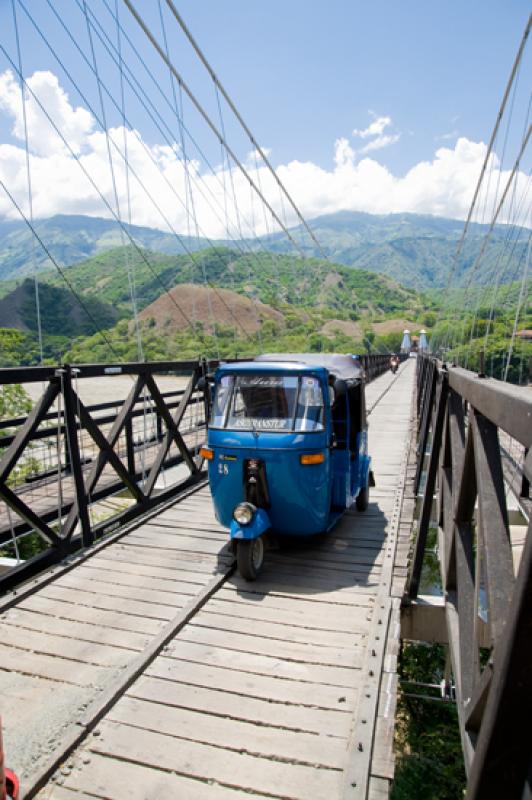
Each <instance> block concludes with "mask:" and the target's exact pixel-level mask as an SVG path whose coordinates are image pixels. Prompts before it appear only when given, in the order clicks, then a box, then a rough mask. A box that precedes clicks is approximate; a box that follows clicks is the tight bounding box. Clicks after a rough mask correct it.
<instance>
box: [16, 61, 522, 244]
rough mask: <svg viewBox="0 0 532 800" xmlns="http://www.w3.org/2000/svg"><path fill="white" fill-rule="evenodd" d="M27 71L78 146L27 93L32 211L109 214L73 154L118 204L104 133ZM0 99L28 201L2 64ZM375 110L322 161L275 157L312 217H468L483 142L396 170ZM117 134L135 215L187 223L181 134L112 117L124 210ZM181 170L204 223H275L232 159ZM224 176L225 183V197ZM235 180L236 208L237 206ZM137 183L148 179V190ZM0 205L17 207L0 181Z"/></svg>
mask: <svg viewBox="0 0 532 800" xmlns="http://www.w3.org/2000/svg"><path fill="white" fill-rule="evenodd" d="M28 83H29V85H30V86H31V88H32V90H33V91H35V93H36V94H37V95H38V96H39V98H42V101H43V103H44V102H46V107H47V108H48V109H50V114H51V116H53V118H54V120H56V121H57V124H58V126H59V127H60V129H61V131H62V132H63V134H64V136H65V138H66V139H67V140H68V142H69V143H70V144H71V147H72V150H73V151H74V153H75V156H74V155H72V153H71V152H69V151H68V149H67V148H65V146H64V145H63V144H62V142H61V140H60V139H59V137H58V136H57V134H56V133H55V132H54V131H53V128H52V127H51V126H50V124H49V122H48V121H47V120H46V118H45V117H43V114H42V112H41V111H40V110H39V108H38V105H37V104H36V103H35V101H34V100H31V98H29V99H28V109H27V110H28V124H29V141H30V150H31V175H32V185H33V207H34V214H35V217H36V218H38V217H50V216H53V215H54V214H57V213H64V214H72V213H78V214H89V215H92V216H105V217H110V216H112V214H111V212H110V211H109V209H108V208H107V207H106V206H105V205H104V204H103V203H102V200H101V198H100V197H99V196H98V192H97V191H96V190H95V189H94V187H93V186H92V185H91V182H90V180H89V179H88V178H87V177H86V176H85V175H84V173H83V170H82V169H81V168H80V165H81V167H83V169H84V170H86V171H87V172H88V173H89V174H90V176H91V178H92V180H93V181H94V183H95V184H96V185H97V186H98V187H99V189H100V191H101V192H102V193H103V194H104V196H105V197H106V198H107V200H108V202H109V204H110V205H111V206H112V207H114V192H113V186H112V180H111V173H110V169H109V163H108V154H107V142H106V137H105V135H104V133H102V132H101V131H99V130H98V129H97V123H96V120H95V119H94V118H93V117H92V115H91V114H90V113H89V112H88V111H87V110H86V109H84V108H81V107H77V108H76V107H74V106H73V105H72V103H71V101H70V100H69V97H68V95H67V94H66V93H65V92H64V90H63V89H62V88H61V86H60V85H59V82H58V80H57V78H56V76H55V75H53V74H52V73H50V72H38V73H35V74H34V75H33V76H32V77H31V78H30V79H29V81H28ZM0 111H1V112H3V113H4V114H5V115H6V116H7V117H8V119H9V121H10V124H11V129H12V132H13V137H14V139H15V141H16V142H17V143H16V144H12V143H4V144H0V177H1V178H2V180H3V181H4V182H5V184H6V185H7V187H8V189H9V191H10V192H11V193H12V194H13V195H14V197H15V198H16V200H17V202H18V203H19V204H20V205H21V206H22V208H23V209H24V210H25V211H27V184H26V169H25V153H24V143H23V141H22V140H23V126H22V106H21V101H20V89H19V87H18V84H17V82H16V80H15V79H14V77H13V75H12V74H11V73H10V72H4V73H3V74H0ZM374 116H375V119H374V120H373V121H372V122H371V124H370V125H369V126H368V127H367V128H366V129H365V130H363V131H358V132H357V133H356V135H357V136H358V137H359V138H360V139H361V140H362V141H363V142H365V144H364V147H363V148H362V150H361V151H358V152H357V151H356V150H355V149H354V148H353V147H352V146H351V144H350V143H349V141H348V140H347V139H345V138H339V139H338V140H337V141H336V142H335V143H334V152H333V164H332V166H331V168H330V169H325V168H323V167H321V166H318V165H316V164H313V163H311V162H302V161H298V160H294V161H291V162H289V163H287V164H283V165H280V166H279V167H278V168H277V175H278V176H279V178H280V179H281V181H283V182H284V184H285V185H286V187H287V189H288V191H289V192H290V194H291V195H292V197H293V198H294V200H295V202H296V204H297V205H298V207H299V208H300V210H301V212H302V213H303V215H304V216H305V217H306V218H308V219H311V218H312V217H315V216H318V215H320V214H326V213H333V212H335V211H339V210H352V211H367V212H370V213H378V214H386V213H395V212H415V213H423V214H435V215H439V216H447V217H454V218H459V219H464V218H465V217H466V215H467V212H468V209H469V204H470V202H471V197H472V195H473V190H474V187H475V184H476V181H477V179H478V175H479V172H480V168H481V165H482V161H483V159H484V157H485V153H486V146H485V145H484V144H483V143H482V142H471V141H469V140H468V139H466V138H464V137H462V138H459V139H458V140H457V141H456V143H455V144H454V146H453V147H440V148H439V149H438V150H436V152H435V154H434V156H433V158H432V159H431V160H428V161H423V162H420V163H418V164H416V165H415V166H414V167H412V169H410V170H409V171H408V172H407V173H406V174H405V175H402V176H396V175H394V174H393V173H392V172H391V171H390V170H389V169H388V168H387V167H385V166H384V165H382V164H380V163H379V162H378V161H377V160H376V159H375V158H374V157H369V156H368V155H367V153H369V152H371V151H375V150H378V149H380V148H381V147H384V146H386V145H388V144H391V143H392V140H393V141H397V138H398V136H399V134H398V133H390V132H389V131H388V132H387V130H388V129H389V127H390V126H391V124H392V123H391V119H390V118H389V117H377V116H376V115H374ZM124 134H125V136H126V137H127V146H128V155H129V162H130V165H131V172H130V191H131V211H132V221H133V223H135V224H137V225H147V226H151V227H154V228H162V229H165V230H167V229H169V227H170V226H172V227H173V228H174V229H175V230H176V231H178V232H180V233H187V232H190V231H192V232H194V229H195V226H194V223H193V222H192V221H191V220H190V219H188V218H187V213H186V205H187V203H186V200H185V195H186V191H185V189H186V175H185V170H184V167H183V164H182V162H181V161H180V159H179V148H178V146H177V145H175V144H173V145H172V146H168V145H167V144H155V145H149V144H147V143H146V142H145V141H144V139H143V138H142V136H141V134H140V133H139V132H137V131H134V130H129V129H126V131H124V130H123V128H121V127H117V128H113V129H111V130H110V138H111V139H112V140H113V141H114V142H115V143H116V145H117V148H118V149H116V148H115V147H113V146H112V148H111V149H112V152H113V160H114V167H115V176H116V185H117V192H118V196H119V202H120V207H121V212H122V215H123V216H124V217H125V214H126V197H127V192H126V173H125V169H124V162H123V159H122V158H121V156H120V153H119V152H118V150H120V151H122V148H123V137H124ZM385 140H386V141H385ZM266 152H269V151H266ZM361 155H362V156H363V157H362V158H360V156H361ZM244 159H245V161H246V164H247V168H248V170H249V172H250V175H251V177H252V178H253V180H254V181H255V183H256V184H257V185H260V186H261V188H262V191H263V193H264V195H265V196H266V198H267V199H268V201H269V202H270V204H271V206H272V207H273V208H274V209H275V211H276V213H277V214H278V215H279V216H280V217H281V218H282V219H283V221H286V224H288V225H291V224H294V223H296V222H297V220H296V217H295V214H294V213H293V212H291V209H290V207H289V205H288V203H287V202H286V200H285V202H284V204H282V203H281V200H280V193H279V188H278V185H277V181H276V180H275V179H274V177H273V176H272V175H271V173H270V172H269V171H268V170H267V168H266V167H264V166H262V167H260V168H259V169H258V170H257V169H256V168H255V158H254V154H253V153H252V154H249V153H248V154H244ZM78 162H79V163H78ZM226 169H227V167H226ZM499 169H500V165H499V164H498V162H497V160H496V158H495V157H493V172H492V179H491V181H490V192H491V195H490V198H488V199H489V202H488V203H487V205H486V207H488V208H492V207H493V200H494V192H495V191H496V187H497V186H499V187H500V188H499V191H501V190H502V187H503V186H504V184H505V182H506V180H507V179H508V175H509V173H508V172H507V171H503V172H502V173H501V175H500V181H499V180H498V170H499ZM189 171H190V175H191V177H192V186H193V192H194V208H195V210H196V214H197V220H198V225H199V228H200V233H201V235H209V236H211V237H220V238H225V237H229V238H237V237H238V236H239V235H240V233H241V234H242V235H244V236H250V235H251V234H252V233H253V231H255V232H256V233H258V234H264V233H265V232H266V231H271V230H273V229H274V227H272V223H271V215H270V214H269V212H264V209H263V208H262V207H261V203H260V201H259V200H258V198H257V197H256V196H255V198H254V199H253V200H252V195H251V192H250V185H249V181H248V179H247V178H246V177H244V176H243V175H242V173H241V172H240V171H239V170H238V169H237V168H236V167H235V168H234V169H233V171H232V176H231V178H232V180H229V175H228V174H224V172H223V168H222V166H221V165H220V166H219V167H218V169H217V170H216V173H215V174H214V175H213V174H212V173H211V172H210V171H208V170H207V167H206V165H204V164H201V163H200V162H199V161H192V162H189ZM526 181H527V176H526V175H525V174H524V173H520V175H519V181H518V186H517V196H518V197H519V196H520V193H521V192H522V191H523V187H524V186H525V184H526ZM224 186H225V188H226V189H227V195H226V197H225V198H224ZM233 186H234V192H235V195H236V198H237V202H238V214H237V213H236V211H235V208H234V201H233ZM144 187H148V189H149V193H150V195H151V199H150V197H148V196H147V194H146V191H145V189H144ZM229 187H230V188H229ZM479 205H480V204H479ZM163 215H164V216H163ZM0 217H6V218H9V219H18V218H19V217H18V213H17V211H16V209H14V208H13V206H12V204H11V202H10V200H9V199H8V198H7V197H6V196H5V194H4V193H3V192H2V191H1V190H0ZM165 218H166V221H165ZM502 219H504V216H503V217H502ZM227 220H229V223H228V224H227Z"/></svg>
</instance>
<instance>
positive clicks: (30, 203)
mask: <svg viewBox="0 0 532 800" xmlns="http://www.w3.org/2000/svg"><path fill="white" fill-rule="evenodd" d="M11 9H12V11H13V23H14V25H15V40H16V44H17V58H18V67H19V74H20V79H19V83H20V99H21V102H22V120H23V124H24V142H25V149H26V179H27V184H28V211H29V219H30V222H31V224H32V225H33V192H32V184H31V168H30V147H29V134H28V117H27V113H26V94H25V91H24V79H23V77H22V76H23V71H22V53H21V49H20V37H19V32H18V22H17V11H16V7H15V0H11ZM31 260H32V268H33V285H34V290H35V314H36V318H37V334H38V339H39V355H40V363H41V364H42V363H43V361H44V348H43V337H42V322H41V303H40V298H39V280H38V278H37V262H36V254H35V237H33V236H32V238H31Z"/></svg>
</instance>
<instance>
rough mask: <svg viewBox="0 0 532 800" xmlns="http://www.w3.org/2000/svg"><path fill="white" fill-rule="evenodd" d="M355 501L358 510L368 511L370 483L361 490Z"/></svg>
mask: <svg viewBox="0 0 532 800" xmlns="http://www.w3.org/2000/svg"><path fill="white" fill-rule="evenodd" d="M355 502H356V506H357V511H366V509H367V507H368V505H369V483H368V484H367V485H366V486H364V488H363V489H361V490H360V491H359V493H358V494H357V499H356V501H355Z"/></svg>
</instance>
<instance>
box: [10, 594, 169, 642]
mask: <svg viewBox="0 0 532 800" xmlns="http://www.w3.org/2000/svg"><path fill="white" fill-rule="evenodd" d="M115 605H116V604H115ZM22 607H23V608H24V609H25V610H28V611H35V612H36V613H39V614H44V615H47V616H52V615H53V616H55V617H56V618H57V619H59V620H72V621H74V622H87V623H90V624H93V625H99V626H101V628H109V629H111V630H112V631H117V632H118V633H119V632H120V631H133V632H135V633H140V634H150V635H151V634H153V632H154V629H156V628H157V626H158V625H162V624H163V623H162V620H161V621H157V620H154V619H146V617H139V616H135V615H134V614H133V613H132V612H131V611H130V609H128V610H127V611H126V610H123V611H114V610H113V611H109V610H107V609H103V608H94V607H91V606H82V605H76V604H74V603H71V602H69V601H67V600H64V599H57V598H54V599H48V598H47V597H45V596H44V595H43V594H42V593H41V592H39V594H34V595H30V596H29V597H27V598H26V599H25V600H24V604H23V606H19V608H22Z"/></svg>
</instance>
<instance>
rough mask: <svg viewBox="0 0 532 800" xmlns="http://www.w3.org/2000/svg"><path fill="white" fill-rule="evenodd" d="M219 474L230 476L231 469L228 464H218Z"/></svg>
mask: <svg viewBox="0 0 532 800" xmlns="http://www.w3.org/2000/svg"><path fill="white" fill-rule="evenodd" d="M218 474H219V475H229V467H228V466H227V464H218Z"/></svg>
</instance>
